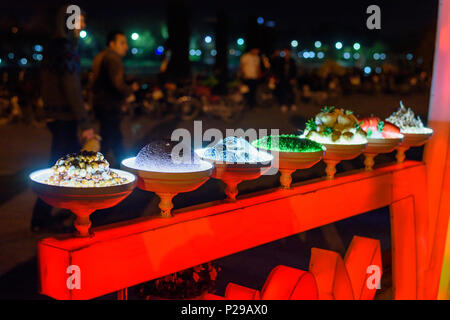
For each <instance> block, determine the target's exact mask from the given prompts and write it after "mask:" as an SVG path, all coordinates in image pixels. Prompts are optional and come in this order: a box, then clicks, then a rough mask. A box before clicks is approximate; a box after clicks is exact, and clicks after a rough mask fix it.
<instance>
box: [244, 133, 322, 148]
mask: <svg viewBox="0 0 450 320" xmlns="http://www.w3.org/2000/svg"><path fill="white" fill-rule="evenodd" d="M272 137H273V139H272ZM252 144H253V145H254V146H255V147H257V148H260V149H265V150H271V151H278V152H317V151H322V150H323V147H322V145H321V144H320V143H317V142H315V141H312V140H309V139H305V138H300V137H299V136H296V135H294V134H282V135H279V136H266V137H263V138H261V139H258V140H255V141H253V142H252Z"/></svg>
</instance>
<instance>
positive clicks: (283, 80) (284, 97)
mask: <svg viewBox="0 0 450 320" xmlns="http://www.w3.org/2000/svg"><path fill="white" fill-rule="evenodd" d="M272 66H273V74H274V75H275V77H276V79H277V88H276V90H275V94H276V96H277V98H278V102H279V104H280V105H281V111H283V112H286V111H287V110H288V107H291V109H292V110H295V108H296V107H295V94H294V86H295V85H296V77H297V65H296V63H295V60H294V59H293V58H292V57H291V50H290V49H289V48H283V50H281V51H280V55H279V57H278V58H275V59H274V61H273V64H272Z"/></svg>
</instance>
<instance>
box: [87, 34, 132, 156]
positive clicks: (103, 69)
mask: <svg viewBox="0 0 450 320" xmlns="http://www.w3.org/2000/svg"><path fill="white" fill-rule="evenodd" d="M106 45H107V47H106V48H105V49H104V50H103V51H102V52H100V53H99V54H98V55H97V56H96V57H95V59H94V62H93V64H92V71H93V84H92V105H93V109H94V113H95V117H96V119H97V120H98V122H99V124H100V136H101V138H102V141H101V152H102V153H103V154H105V155H106V154H107V153H108V152H109V151H112V152H113V154H114V158H115V161H116V164H117V165H118V164H119V163H120V162H121V161H122V160H123V159H124V157H125V151H124V146H123V137H122V132H121V130H120V123H121V107H122V104H123V102H124V100H125V99H126V98H128V97H130V96H131V95H132V94H133V92H135V91H137V90H138V89H139V85H138V83H136V82H134V83H133V84H131V85H127V84H126V83H125V72H124V67H123V62H122V58H123V57H125V55H126V54H127V51H128V42H127V38H126V37H125V34H124V33H123V32H121V31H112V32H110V33H109V35H108V37H107V42H106Z"/></svg>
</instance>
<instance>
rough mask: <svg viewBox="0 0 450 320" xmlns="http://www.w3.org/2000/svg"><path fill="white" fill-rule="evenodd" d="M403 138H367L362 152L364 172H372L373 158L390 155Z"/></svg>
mask: <svg viewBox="0 0 450 320" xmlns="http://www.w3.org/2000/svg"><path fill="white" fill-rule="evenodd" d="M402 140H403V136H401V137H398V138H367V141H368V143H367V148H366V149H365V150H364V157H365V158H364V166H365V169H366V171H372V170H373V166H374V164H375V161H374V158H375V157H376V156H377V155H379V154H380V153H390V152H392V151H394V150H395V148H396V147H397V146H398V145H399V144H400V143H401V142H402Z"/></svg>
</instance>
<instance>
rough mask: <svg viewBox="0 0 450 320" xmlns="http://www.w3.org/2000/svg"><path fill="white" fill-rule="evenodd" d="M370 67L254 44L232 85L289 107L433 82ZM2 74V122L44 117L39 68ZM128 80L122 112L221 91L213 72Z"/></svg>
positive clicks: (417, 89)
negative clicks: (310, 59) (130, 91)
mask: <svg viewBox="0 0 450 320" xmlns="http://www.w3.org/2000/svg"><path fill="white" fill-rule="evenodd" d="M370 71H371V72H370V74H368V73H367V72H366V71H365V70H363V69H360V68H356V67H352V68H345V67H343V66H340V65H339V64H338V63H336V62H334V61H325V62H324V63H323V64H322V65H321V66H320V67H317V68H310V67H309V68H304V67H302V66H301V65H299V64H297V62H296V60H294V59H293V58H291V56H290V51H289V49H283V50H279V51H276V52H275V53H274V54H273V55H272V56H271V57H266V56H265V55H261V54H260V53H259V50H258V49H251V50H249V51H248V52H247V53H245V54H244V55H243V56H242V59H241V66H240V68H239V70H238V71H237V72H236V74H235V75H234V77H233V78H232V79H231V80H230V81H229V83H228V85H227V88H228V89H229V90H228V91H230V90H232V91H233V90H234V92H235V91H236V90H238V91H239V92H240V93H241V94H242V95H243V96H244V97H245V102H246V105H247V106H248V107H249V108H253V107H268V106H272V105H278V106H280V108H281V110H282V111H285V110H287V109H289V108H291V109H292V108H293V109H295V108H296V107H299V106H301V104H303V103H312V104H317V105H323V104H327V103H332V102H333V100H335V99H337V98H339V97H340V96H343V95H350V94H400V95H408V94H412V93H424V92H427V90H428V89H429V88H430V84H431V77H430V74H429V73H428V72H427V71H424V70H421V69H416V70H402V69H400V68H395V67H393V66H391V65H386V66H383V67H378V68H376V69H371V70H370ZM0 76H1V77H0V126H1V125H4V124H6V123H11V122H19V121H20V122H25V123H32V124H36V125H40V124H42V123H43V122H45V113H44V103H43V100H42V97H41V94H40V93H41V91H40V81H39V77H40V75H39V70H37V69H33V68H20V69H19V68H17V69H12V68H10V69H3V71H2V72H1V73H0ZM92 76H93V72H92V70H83V73H82V77H81V80H82V85H83V86H82V88H83V99H84V101H85V107H86V108H87V109H88V110H92V94H91V86H92ZM127 79H132V81H133V82H135V81H136V82H138V83H139V88H138V89H137V90H136V92H135V93H134V95H133V96H131V97H130V99H129V100H128V102H127V101H125V102H124V104H123V108H122V111H123V112H134V111H135V110H136V107H137V108H139V109H141V110H143V111H147V112H148V111H151V112H153V115H154V116H157V115H158V114H161V113H164V112H166V111H167V110H165V109H167V106H165V105H164V106H163V105H162V103H161V102H162V101H163V100H164V98H165V97H166V98H168V97H169V96H170V95H171V91H174V89H175V88H176V90H178V91H183V94H182V95H183V96H185V95H194V92H195V96H196V97H197V98H199V100H205V96H211V95H212V94H214V93H215V92H217V91H218V90H216V88H217V86H218V80H217V79H216V78H215V77H214V75H211V74H196V75H194V76H193V77H192V78H191V79H189V80H187V81H186V80H183V81H161V77H158V76H156V75H154V76H140V77H136V76H134V75H131V76H129V77H127ZM194 87H195V88H194ZM222 95H223V94H222ZM217 99H218V98H217ZM221 99H222V100H226V99H225V98H224V97H221ZM164 102H165V103H166V104H167V101H164ZM127 107H128V108H127ZM158 107H159V108H160V110H159V113H157V112H156V111H157V110H156V109H157V108H158Z"/></svg>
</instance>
